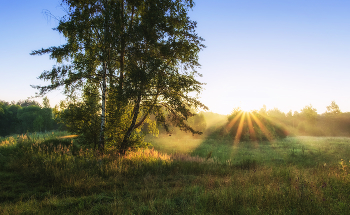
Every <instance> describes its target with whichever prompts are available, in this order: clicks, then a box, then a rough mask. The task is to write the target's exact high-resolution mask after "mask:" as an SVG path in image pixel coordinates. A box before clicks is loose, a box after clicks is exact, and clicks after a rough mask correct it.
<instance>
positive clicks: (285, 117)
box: [259, 101, 350, 136]
mask: <svg viewBox="0 0 350 215" xmlns="http://www.w3.org/2000/svg"><path fill="white" fill-rule="evenodd" d="M259 112H260V113H261V114H263V115H265V116H267V117H268V118H270V119H271V120H272V121H273V122H275V123H277V124H279V125H281V126H282V127H283V128H284V129H285V130H287V131H288V133H289V134H290V135H309V136H350V112H346V113H342V112H341V111H340V109H339V106H338V105H337V104H336V103H335V102H334V101H333V102H332V103H331V104H330V105H329V106H327V111H326V112H325V113H323V114H317V110H316V109H315V108H313V107H312V105H308V106H305V107H304V108H303V109H302V110H301V111H300V112H297V111H295V112H294V113H292V111H290V112H288V113H286V114H285V113H283V112H281V111H280V110H278V109H277V108H275V109H272V110H268V111H266V108H262V109H261V110H260V111H259Z"/></svg>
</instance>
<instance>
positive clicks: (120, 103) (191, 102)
mask: <svg viewBox="0 0 350 215" xmlns="http://www.w3.org/2000/svg"><path fill="white" fill-rule="evenodd" d="M63 4H64V5H65V6H66V7H67V16H66V17H64V18H62V19H61V20H60V23H59V26H58V27H57V28H56V30H57V31H59V32H60V33H62V34H63V36H64V37H65V38H66V39H67V44H65V45H62V46H59V47H51V48H47V49H41V50H37V51H33V52H32V53H31V54H32V55H41V54H46V53H49V54H50V57H51V58H52V59H55V60H56V61H57V63H58V66H55V67H54V68H53V69H52V70H51V71H45V72H43V73H42V74H41V76H40V77H39V78H40V79H43V80H48V81H50V82H51V84H50V85H48V86H43V87H41V86H34V87H35V88H37V89H39V94H41V95H43V94H45V93H47V92H48V91H51V90H53V89H56V88H58V87H60V86H64V87H65V92H66V93H67V94H72V93H73V92H74V91H79V90H81V89H82V88H83V86H84V85H86V83H88V84H92V85H100V86H101V91H100V96H101V112H100V114H101V117H100V118H101V126H100V139H99V147H100V149H101V150H103V148H104V140H106V141H107V144H115V146H118V147H119V148H120V151H121V153H125V150H126V149H127V148H128V147H131V146H132V145H131V142H133V141H134V140H133V138H134V137H135V135H136V136H137V134H134V133H138V131H137V130H136V129H138V128H140V126H142V124H143V123H145V121H146V120H147V119H149V116H150V115H153V116H154V117H155V120H156V121H158V122H159V123H163V124H164V123H165V119H164V115H165V114H168V116H169V117H170V118H171V121H172V123H173V124H174V125H176V126H177V127H179V128H180V129H181V130H185V131H190V132H192V133H200V132H199V131H197V130H195V129H193V128H192V127H191V126H189V125H188V124H187V119H189V118H190V117H191V116H193V115H194V114H193V113H192V111H191V110H192V109H198V108H203V109H207V107H206V106H204V105H203V104H202V103H201V102H199V100H198V99H197V97H196V96H190V95H192V93H197V94H198V93H200V91H201V90H202V85H203V84H202V83H200V82H198V81H197V80H196V79H195V78H196V77H197V76H200V74H199V73H197V71H196V68H197V67H198V66H199V63H198V53H199V51H200V50H201V49H202V48H204V45H203V44H202V43H201V42H202V41H203V39H202V38H200V37H199V36H198V35H197V34H196V32H195V28H196V22H194V21H191V20H190V18H189V16H188V11H189V10H190V9H192V7H193V5H194V2H193V1H192V0H186V1H172V0H167V1H160V0H156V1H153V0H152V1H116V0H111V1H102V0H93V1H89V2H86V1H76V0H68V1H63ZM165 126H167V125H165Z"/></svg>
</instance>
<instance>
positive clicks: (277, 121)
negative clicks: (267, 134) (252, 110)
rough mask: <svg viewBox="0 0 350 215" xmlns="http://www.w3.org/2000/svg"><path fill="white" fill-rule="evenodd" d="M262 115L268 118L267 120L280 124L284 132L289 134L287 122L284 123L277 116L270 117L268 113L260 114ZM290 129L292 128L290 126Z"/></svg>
mask: <svg viewBox="0 0 350 215" xmlns="http://www.w3.org/2000/svg"><path fill="white" fill-rule="evenodd" d="M260 116H261V117H264V118H265V119H267V120H270V121H271V122H273V123H274V124H276V125H277V126H279V127H281V128H282V130H283V132H284V134H285V135H288V126H287V125H286V124H285V123H283V122H281V121H279V120H276V119H275V118H273V117H270V116H268V115H265V114H264V115H262V114H261V115H260ZM289 129H290V128H289ZM294 130H296V129H295V128H293V131H294Z"/></svg>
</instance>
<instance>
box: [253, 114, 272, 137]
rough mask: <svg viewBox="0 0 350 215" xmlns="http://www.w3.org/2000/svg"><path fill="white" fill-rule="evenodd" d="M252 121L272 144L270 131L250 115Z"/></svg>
mask: <svg viewBox="0 0 350 215" xmlns="http://www.w3.org/2000/svg"><path fill="white" fill-rule="evenodd" d="M252 118H253V120H254V121H255V122H256V124H257V125H258V126H259V128H260V130H261V131H262V132H263V133H264V134H265V136H266V138H267V139H268V140H269V141H270V142H272V141H273V137H272V134H271V133H270V131H269V130H268V129H267V128H266V127H265V125H264V124H263V123H262V122H261V121H260V120H259V119H258V118H257V117H256V116H255V115H254V114H252Z"/></svg>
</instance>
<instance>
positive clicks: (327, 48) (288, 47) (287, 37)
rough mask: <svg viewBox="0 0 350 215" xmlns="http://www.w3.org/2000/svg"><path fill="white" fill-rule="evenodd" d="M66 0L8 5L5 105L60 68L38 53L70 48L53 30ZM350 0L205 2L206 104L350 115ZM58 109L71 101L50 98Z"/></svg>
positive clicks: (1, 54) (1, 81)
mask: <svg viewBox="0 0 350 215" xmlns="http://www.w3.org/2000/svg"><path fill="white" fill-rule="evenodd" d="M59 3H60V1H58V0H52V1H47V0H35V1H27V0H15V1H4V2H1V3H0V26H1V34H0V44H1V51H0V59H1V60H0V62H1V68H0V72H1V78H0V92H1V94H0V100H6V101H11V100H16V101H17V100H19V99H26V98H27V97H29V96H33V95H34V93H35V90H34V89H31V87H30V86H29V85H30V84H34V85H35V84H45V83H43V82H41V81H39V80H37V79H36V77H37V76H39V75H40V73H41V72H42V71H44V70H45V69H47V70H48V69H50V68H52V65H54V64H55V62H54V61H50V60H49V57H48V56H30V55H29V53H30V52H31V51H32V50H36V49H40V48H42V47H44V48H45V47H49V46H55V45H60V44H64V43H65V40H64V38H63V37H62V36H60V35H59V34H58V33H57V32H55V31H53V30H51V29H52V28H54V27H56V25H57V21H55V19H52V18H51V20H50V19H49V18H47V17H46V16H45V15H44V14H43V10H49V11H50V12H51V13H52V14H54V15H56V16H58V17H59V16H61V15H63V14H64V12H63V11H62V9H61V8H60V7H59ZM349 11H350V1H347V0H342V1H339V0H338V1H337V0H307V1H305V0H274V1H272V0H270V1H268V0H239V1H238V0H218V1H213V0H197V1H196V6H195V8H194V10H193V11H192V12H191V19H192V20H195V21H197V22H198V28H197V32H198V34H199V35H200V36H202V37H203V38H204V39H205V42H204V44H205V45H206V46H207V48H206V49H205V50H204V51H203V52H202V53H201V54H200V63H201V64H202V67H201V68H200V69H199V72H201V73H202V74H203V78H200V81H202V82H205V83H207V85H206V86H205V90H204V91H203V93H202V94H201V101H202V102H203V103H204V104H206V105H207V106H208V107H209V108H210V109H211V111H213V112H216V113H221V114H228V113H229V112H230V111H231V110H232V109H233V108H234V107H237V106H241V107H243V108H244V109H259V108H261V107H262V106H263V105H264V104H265V105H266V106H267V108H268V109H272V108H274V107H277V108H279V109H280V110H282V111H284V112H288V111H289V110H292V111H300V109H302V108H303V107H304V106H306V105H309V104H312V106H313V107H315V108H316V109H317V110H318V113H323V112H324V111H325V110H326V106H327V105H329V104H330V103H331V101H333V100H334V101H335V102H336V103H337V104H338V105H339V107H340V109H341V110H342V111H343V112H350V71H349V70H350V13H349ZM48 97H49V99H50V101H51V105H54V104H56V103H57V102H58V101H59V100H60V99H63V98H64V97H63V96H62V95H61V94H60V92H59V91H55V92H52V93H50V94H48Z"/></svg>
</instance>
